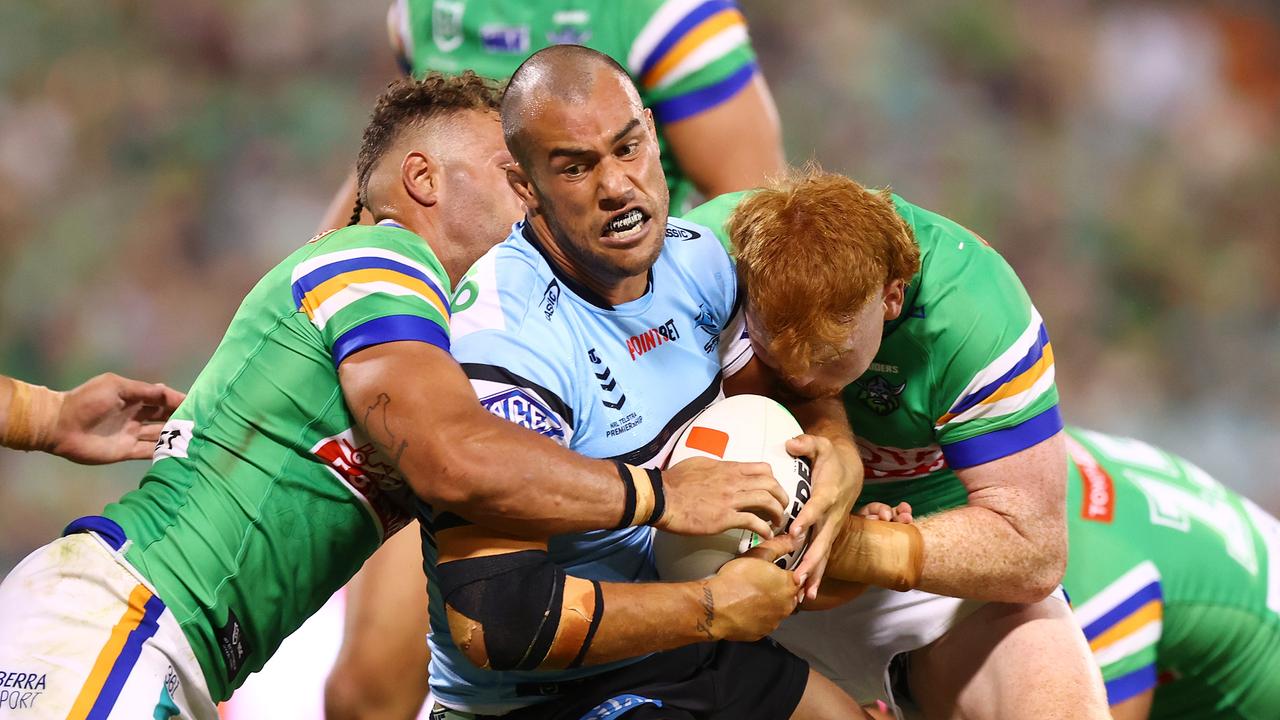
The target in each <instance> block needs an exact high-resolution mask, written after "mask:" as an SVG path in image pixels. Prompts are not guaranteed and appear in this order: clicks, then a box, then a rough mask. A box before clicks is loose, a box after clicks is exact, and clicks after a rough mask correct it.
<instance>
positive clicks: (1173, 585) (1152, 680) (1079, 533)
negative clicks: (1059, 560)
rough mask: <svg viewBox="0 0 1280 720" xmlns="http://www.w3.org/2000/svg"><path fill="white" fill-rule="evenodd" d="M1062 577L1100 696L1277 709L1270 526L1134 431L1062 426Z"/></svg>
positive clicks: (1214, 713)
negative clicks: (1067, 545)
mask: <svg viewBox="0 0 1280 720" xmlns="http://www.w3.org/2000/svg"><path fill="white" fill-rule="evenodd" d="M1067 447H1068V450H1069V454H1070V457H1071V461H1072V466H1073V472H1072V477H1071V480H1070V484H1069V485H1068V491H1067V500H1068V503H1067V510H1068V513H1069V515H1068V518H1069V523H1070V525H1069V530H1070V539H1071V557H1070V560H1069V561H1068V563H1067V575H1066V579H1065V580H1064V581H1063V584H1064V586H1065V587H1066V589H1067V593H1068V594H1069V595H1070V596H1071V602H1072V606H1073V607H1074V609H1075V613H1076V617H1077V618H1078V619H1079V621H1080V625H1081V627H1083V628H1084V633H1085V637H1086V638H1087V639H1088V640H1089V645H1090V647H1091V648H1092V649H1093V652H1094V655H1095V657H1096V658H1097V660H1098V665H1099V666H1100V667H1101V668H1102V675H1103V679H1104V680H1106V684H1107V695H1108V699H1109V700H1110V702H1111V703H1112V704H1116V703H1119V702H1123V701H1124V700H1127V699H1129V698H1131V697H1133V696H1134V695H1137V694H1139V693H1142V692H1145V691H1147V690H1150V689H1152V688H1155V704H1154V706H1153V707H1152V712H1151V717H1152V718H1156V719H1168V720H1173V719H1174V718H1186V719H1187V720H1191V719H1193V718H1209V717H1212V718H1280V523H1278V522H1277V521H1276V519H1275V518H1273V517H1271V516H1270V515H1268V514H1267V513H1265V512H1263V511H1262V510H1261V509H1260V508H1259V507H1258V506H1257V505H1255V504H1253V503H1252V502H1250V501H1249V500H1248V499H1247V498H1243V497H1241V496H1239V495H1237V494H1236V493H1233V492H1231V491H1230V490H1227V489H1226V488H1224V487H1223V486H1222V485H1221V484H1219V483H1218V482H1217V481H1216V480H1214V479H1213V478H1211V477H1209V476H1208V475H1207V474H1206V473H1205V472H1204V471H1203V470H1201V469H1200V468H1198V467H1196V466H1195V465H1192V464H1191V463H1189V462H1187V461H1186V460H1183V459H1182V458H1179V457H1176V456H1174V455H1170V454H1169V453H1166V452H1164V451H1162V450H1158V449H1156V448H1154V447H1151V446H1150V445H1147V444H1146V443H1142V442H1138V441H1137V440H1129V439H1124V438H1117V437H1112V436H1109V435H1102V434H1098V433H1092V432H1087V431H1083V430H1076V429H1074V428H1072V429H1069V430H1068V442H1067Z"/></svg>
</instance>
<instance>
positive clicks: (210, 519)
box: [103, 224, 450, 700]
mask: <svg viewBox="0 0 1280 720" xmlns="http://www.w3.org/2000/svg"><path fill="white" fill-rule="evenodd" d="M449 293H450V288H449V282H448V276H447V275H446V274H445V272H444V269H443V268H442V267H441V265H440V263H439V261H438V260H437V259H436V257H435V255H434V253H432V251H431V248H430V247H429V246H428V245H427V243H426V242H425V241H424V240H423V239H422V238H420V237H418V236H417V235H415V234H413V233H411V232H409V231H408V230H405V229H403V228H401V227H399V226H394V225H390V224H384V225H377V226H356V227H349V228H343V229H341V230H336V231H333V232H331V233H328V234H325V235H322V236H320V237H319V238H317V239H316V240H313V241H312V242H311V243H308V244H307V245H305V246H303V247H302V248H301V249H299V250H297V251H296V252H294V253H293V254H292V255H290V256H289V257H288V258H287V259H286V260H285V261H284V262H283V263H281V264H280V265H278V266H277V267H276V268H275V269H273V270H272V271H271V272H269V273H267V275H266V276H265V277H264V278H263V279H262V280H261V281H260V282H259V283H258V285H257V286H256V287H255V288H254V289H253V290H252V291H251V292H250V293H249V295H248V296H247V297H246V298H245V300H244V303H243V304H242V305H241V306H240V309H239V311H237V313H236V315H235V317H234V318H233V319H232V321H231V325H230V327H229V328H228V329H227V334H226V336H225V337H224V338H223V340H222V343H221V344H220V345H219V346H218V349H217V350H216V351H215V352H214V354H213V357H212V358H211V359H210V360H209V364H208V365H207V366H206V367H205V369H204V370H203V371H202V372H201V373H200V376H199V377H198V378H197V379H196V382H195V384H194V385H193V386H192V387H191V391H190V393H189V394H188V395H187V399H186V401H185V402H183V403H182V405H181V407H179V408H178V411H177V412H176V413H174V415H173V418H172V419H171V420H170V421H169V422H168V424H166V426H165V428H164V431H163V433H162V435H161V438H160V442H159V443H158V444H157V446H156V452H155V463H154V464H153V465H152V468H151V470H150V472H148V473H147V475H146V477H145V478H144V479H143V480H142V484H141V486H140V487H139V488H138V489H137V490H134V491H133V492H130V493H129V494H127V495H125V496H124V497H123V498H121V499H120V501H119V502H117V503H114V504H112V505H110V506H108V507H107V508H106V510H105V511H104V513H103V514H104V515H106V516H107V517H108V518H110V519H112V520H114V521H115V522H117V523H119V525H120V526H121V527H122V528H123V529H124V531H125V534H126V536H127V537H128V539H129V544H128V546H127V549H126V551H125V557H126V558H127V559H128V560H129V562H130V563H132V564H133V566H134V567H135V568H137V569H138V571H139V572H141V573H142V575H143V576H145V577H146V579H147V580H148V581H150V582H151V584H152V585H153V586H154V587H155V589H156V591H157V593H158V594H159V596H160V597H161V598H162V599H163V600H164V602H165V603H166V604H167V605H168V607H169V608H170V609H171V610H172V611H173V614H174V617H175V618H176V619H177V620H178V622H179V624H180V625H181V626H182V629H183V631H184V633H185V634H186V636H187V639H188V640H189V642H190V643H191V647H192V650H194V651H195V655H196V657H197V658H198V659H199V661H200V665H201V668H202V670H203V671H204V674H205V677H206V678H207V680H208V684H209V689H210V692H211V693H212V695H213V697H214V699H216V700H222V699H225V698H226V697H228V696H229V695H230V694H231V691H232V690H234V689H235V688H236V687H238V686H239V685H240V683H241V682H243V680H244V678H245V676H246V675H247V674H248V673H250V672H253V671H254V670H257V669H258V668H260V667H262V664H263V663H264V662H265V661H266V659H267V658H268V657H270V656H271V654H272V653H273V652H274V651H275V649H276V647H277V646H279V644H280V642H281V641H282V640H283V639H284V638H285V637H286V636H288V635H289V633H291V632H293V631H294V629H296V628H297V627H298V626H299V625H301V624H302V621H303V620H305V619H306V618H307V617H308V616H310V615H311V614H312V613H314V612H315V611H316V610H317V609H318V608H319V607H320V606H321V605H322V604H324V602H325V600H326V599H328V597H329V596H330V595H331V594H333V592H334V591H335V590H337V589H338V588H339V587H341V586H342V585H343V584H344V583H345V582H346V581H347V580H348V579H349V578H350V577H351V576H352V575H353V574H354V573H355V572H356V570H357V569H359V567H360V565H361V564H362V563H363V562H364V560H365V558H367V557H368V556H369V555H370V554H371V553H372V552H373V551H374V549H376V548H377V547H378V545H379V544H380V543H381V542H382V541H383V539H384V538H386V537H389V536H390V535H391V534H392V533H394V532H395V531H396V530H398V529H400V528H401V527H403V526H404V525H405V524H406V523H407V522H408V520H409V519H410V518H411V517H412V505H411V504H410V503H409V502H408V500H409V498H408V497H407V489H406V487H405V484H404V482H403V479H402V478H401V477H400V476H399V474H398V473H397V472H396V471H395V469H394V468H393V467H392V466H391V465H390V464H389V462H388V460H387V458H385V457H382V456H381V455H380V454H379V452H378V451H377V450H376V449H375V447H374V446H373V445H372V444H371V443H370V442H369V441H368V439H367V438H365V437H364V436H363V434H362V433H361V431H360V430H359V429H358V428H357V427H356V425H355V422H354V421H353V418H352V415H351V413H350V411H349V410H348V409H347V406H346V404H345V402H344V400H343V394H342V389H341V387H340V386H339V383H338V372H337V367H338V365H339V364H340V363H341V362H342V361H343V360H344V359H345V358H346V357H348V356H350V355H351V354H352V353H354V352H357V351H359V350H361V349H363V348H366V347H369V346H372V345H377V344H380V343H385V342H393V341H400V340H410V341H420V342H426V343H430V344H432V345H436V346H438V347H441V348H443V349H445V350H446V351H447V350H448V349H449V330H448V327H449V326H448V317H449V302H448V298H449Z"/></svg>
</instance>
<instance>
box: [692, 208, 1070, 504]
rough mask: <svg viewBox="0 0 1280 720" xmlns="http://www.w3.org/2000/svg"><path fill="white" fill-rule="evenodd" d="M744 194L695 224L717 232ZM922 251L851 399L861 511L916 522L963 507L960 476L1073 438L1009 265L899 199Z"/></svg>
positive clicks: (707, 211)
mask: <svg viewBox="0 0 1280 720" xmlns="http://www.w3.org/2000/svg"><path fill="white" fill-rule="evenodd" d="M743 196H744V193H731V194H728V195H722V196H720V197H719V198H716V199H714V200H712V201H711V202H708V203H706V204H705V205H702V206H700V207H698V208H696V209H695V210H693V211H692V212H691V213H689V214H688V215H687V216H686V217H687V218H688V219H689V220H691V221H693V222H696V223H699V224H702V225H706V226H707V227H710V228H713V229H717V231H718V232H719V234H720V235H721V241H722V242H726V243H727V242H728V238H727V233H725V231H724V226H725V223H726V221H727V220H728V218H729V215H730V214H731V213H732V211H733V209H734V208H735V207H736V206H737V204H738V202H739V201H740V200H741V198H742V197H743ZM893 203H894V206H895V208H896V209H897V211H898V214H899V215H900V216H901V217H902V219H903V220H905V221H906V223H907V225H908V227H910V228H911V231H912V233H913V234H914V236H915V241H916V243H917V244H918V245H919V246H920V271H919V272H918V273H917V274H916V276H915V277H913V278H912V279H911V282H910V283H909V284H908V285H907V288H906V297H905V302H904V303H903V309H902V314H901V315H900V316H899V317H898V318H897V319H896V320H893V321H892V322H889V323H886V324H885V327H884V336H883V340H882V343H881V346H880V350H879V352H878V353H877V354H876V357H875V360H874V361H873V362H872V363H871V367H870V369H868V370H867V372H866V373H865V374H863V375H862V377H860V378H858V379H857V380H856V381H855V382H854V383H853V384H851V385H849V386H848V387H847V388H845V389H844V393H843V396H844V403H845V409H846V410H847V411H848V414H849V421H850V423H851V424H852V426H853V429H854V431H855V433H856V434H857V435H858V444H859V449H860V450H861V454H862V461H863V465H864V467H865V471H866V485H865V486H864V488H863V491H862V496H861V498H860V499H859V502H860V503H867V502H872V501H880V502H887V503H890V504H893V503H897V502H900V501H904V500H905V501H907V502H909V503H911V505H912V507H913V508H914V509H915V512H916V514H917V515H926V514H929V513H932V512H936V511H939V510H944V509H947V508H951V507H958V506H960V505H964V504H965V503H966V502H967V499H968V493H967V492H966V491H965V488H964V486H963V485H962V484H961V483H960V481H959V479H958V478H957V477H956V475H955V470H957V469H962V468H967V467H972V466H975V465H981V464H983V463H987V462H991V461H992V460H997V459H999V458H1002V457H1005V456H1007V455H1012V454H1013V453H1016V452H1019V451H1021V450H1024V449H1026V448H1029V447H1031V446H1032V445H1035V444H1037V443H1039V442H1041V441H1043V440H1045V439H1047V438H1049V437H1051V436H1053V435H1054V434H1056V433H1057V432H1058V431H1059V430H1061V429H1062V419H1061V416H1060V415H1059V413H1058V390H1057V387H1056V385H1054V374H1053V348H1052V346H1051V345H1050V343H1049V335H1048V333H1047V332H1046V331H1045V327H1044V323H1043V322H1042V321H1041V319H1040V315H1039V313H1037V312H1036V309H1035V307H1033V306H1032V304H1031V299H1030V298H1029V297H1027V293H1026V290H1024V289H1023V287H1022V283H1021V282H1020V281H1019V280H1018V276H1017V275H1016V274H1014V272H1013V270H1012V269H1011V268H1010V267H1009V265H1008V264H1007V263H1006V262H1005V261H1004V259H1003V258H1001V257H1000V254H999V253H997V252H996V251H995V250H994V249H992V248H991V246H990V245H988V244H987V243H986V242H985V241H984V240H983V239H982V238H980V237H978V236H977V235H975V234H973V233H972V232H970V231H969V230H966V229H965V228H963V227H961V226H960V225H958V224H956V223H954V222H952V221H950V220H948V219H946V218H944V217H942V216H941V215H937V214H935V213H932V212H929V211H928V210H924V209H923V208H919V207H916V206H915V205H912V204H910V203H908V202H906V201H905V200H903V199H902V198H900V197H898V196H896V195H895V196H893Z"/></svg>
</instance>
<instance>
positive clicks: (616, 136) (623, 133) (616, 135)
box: [609, 117, 640, 145]
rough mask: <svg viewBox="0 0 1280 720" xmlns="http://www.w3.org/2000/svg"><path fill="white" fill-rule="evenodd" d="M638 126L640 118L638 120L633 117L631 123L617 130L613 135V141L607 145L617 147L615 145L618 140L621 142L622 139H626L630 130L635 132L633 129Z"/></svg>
mask: <svg viewBox="0 0 1280 720" xmlns="http://www.w3.org/2000/svg"><path fill="white" fill-rule="evenodd" d="M639 125H640V118H638V117H633V118H631V122H629V123H627V125H626V127H624V128H622V129H621V130H619V131H618V132H616V133H614V135H613V139H612V140H610V141H609V144H610V145H617V144H618V141H620V140H622V138H624V137H626V136H627V135H628V134H629V133H630V132H631V131H632V130H635V129H636V127H637V126H639Z"/></svg>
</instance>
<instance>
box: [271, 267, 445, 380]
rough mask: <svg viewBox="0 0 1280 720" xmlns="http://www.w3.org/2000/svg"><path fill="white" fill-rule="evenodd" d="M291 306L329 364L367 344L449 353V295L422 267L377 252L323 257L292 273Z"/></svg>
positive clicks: (439, 281) (297, 268)
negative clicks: (314, 332) (425, 346)
mask: <svg viewBox="0 0 1280 720" xmlns="http://www.w3.org/2000/svg"><path fill="white" fill-rule="evenodd" d="M292 283H293V284H292V291H293V301H294V305H295V307H297V309H298V310H299V311H301V312H303V313H305V314H306V316H307V318H308V319H309V320H310V321H311V323H312V324H313V325H314V326H315V327H316V328H317V329H318V330H320V332H321V334H322V335H323V336H324V338H325V341H326V343H328V344H329V346H330V351H331V353H332V355H333V362H334V365H335V366H336V365H338V364H341V363H342V361H343V360H344V359H346V358H347V357H348V356H349V355H351V354H352V353H354V352H356V351H358V350H361V349H363V348H366V347H370V346H372V345H379V344H382V343H388V342H396V341H401V340H413V341H419V342H425V343H429V344H431V345H435V346H437V347H439V348H441V349H443V350H445V351H448V350H449V331H448V327H449V315H450V307H449V296H448V294H447V293H445V292H444V291H443V290H442V289H441V285H442V284H443V282H442V281H441V280H440V278H439V277H437V276H435V273H434V272H433V271H432V270H430V269H428V268H427V267H426V266H424V265H422V264H421V263H418V262H415V261H414V260H412V259H410V258H408V257H406V256H404V255H402V254H400V253H397V252H393V251H390V250H385V249H382V248H356V249H350V250H339V251H336V252H329V253H324V254H322V255H318V256H315V257H313V258H310V259H309V260H307V261H305V262H303V263H300V264H299V265H298V266H297V267H296V268H294V271H293V278H292Z"/></svg>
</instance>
